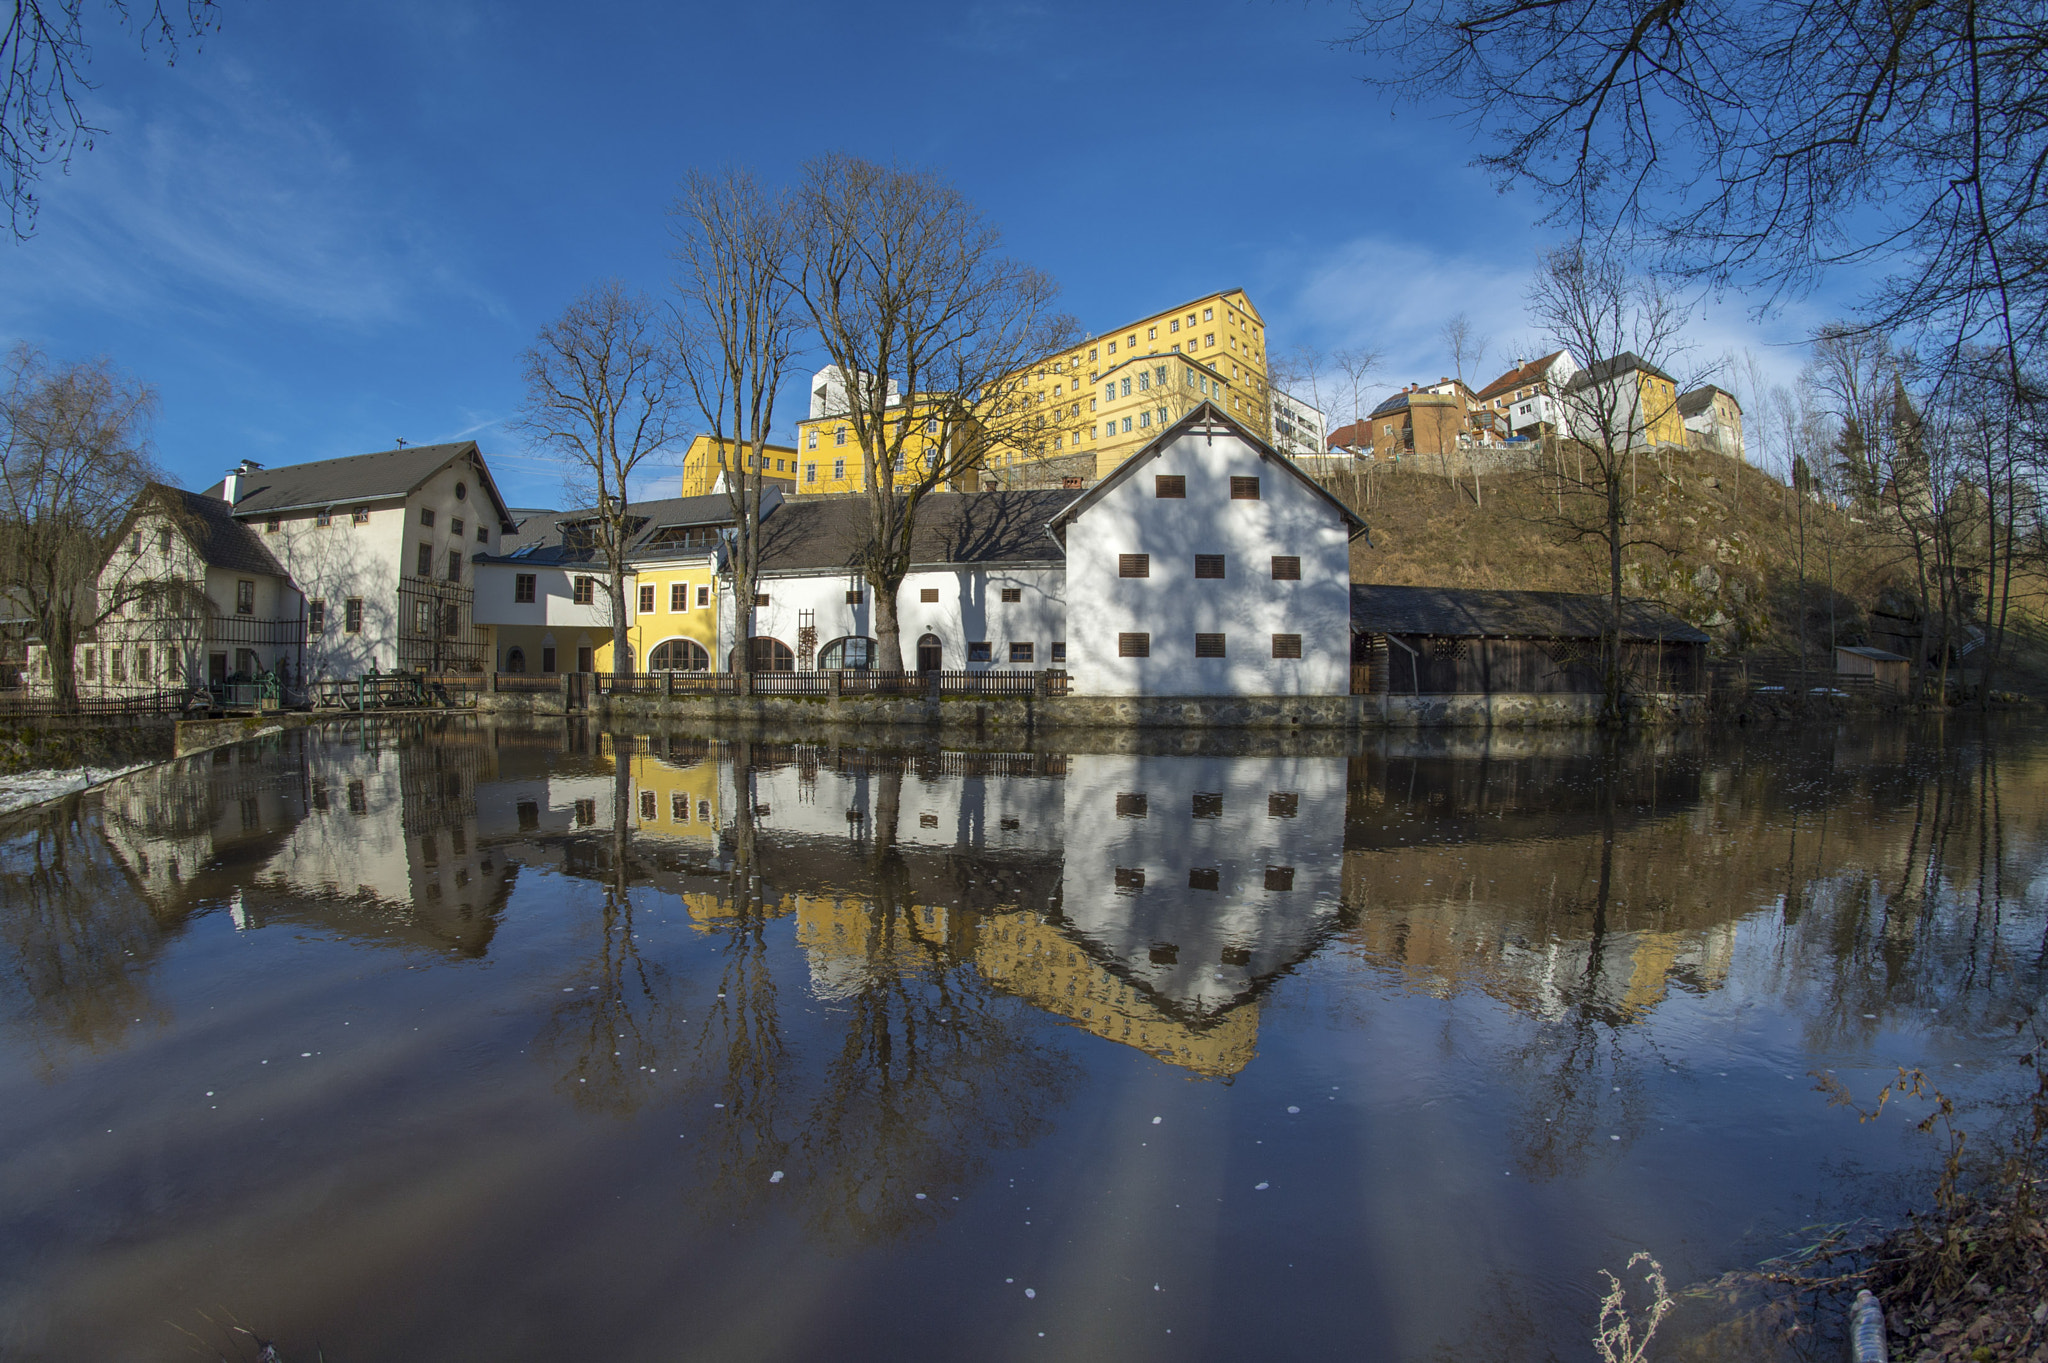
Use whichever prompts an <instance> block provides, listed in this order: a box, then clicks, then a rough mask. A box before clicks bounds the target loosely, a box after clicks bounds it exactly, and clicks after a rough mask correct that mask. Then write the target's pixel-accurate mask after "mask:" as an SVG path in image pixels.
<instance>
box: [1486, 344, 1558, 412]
mask: <svg viewBox="0 0 2048 1363" xmlns="http://www.w3.org/2000/svg"><path fill="white" fill-rule="evenodd" d="M1562 354H1564V352H1563V351H1562V350H1553V351H1551V352H1550V353H1549V354H1548V355H1545V356H1543V357H1542V358H1541V359H1535V360H1531V361H1529V362H1528V363H1527V364H1525V365H1522V366H1521V367H1519V368H1516V369H1510V370H1509V371H1508V372H1507V373H1505V374H1503V375H1501V376H1500V377H1499V378H1497V379H1495V380H1494V381H1493V382H1492V383H1489V384H1487V385H1486V387H1484V388H1482V389H1480V390H1479V398H1480V400H1481V401H1482V402H1483V401H1485V400H1486V399H1488V398H1493V397H1498V396H1500V395H1501V394H1502V393H1504V392H1506V391H1508V390H1509V389H1511V388H1520V387H1522V386H1524V385H1525V384H1531V383H1535V382H1536V381H1537V380H1539V379H1541V378H1542V377H1543V374H1544V371H1545V370H1547V369H1549V368H1550V366H1551V364H1552V363H1553V362H1555V361H1556V359H1557V357H1558V356H1560V355H1562Z"/></svg>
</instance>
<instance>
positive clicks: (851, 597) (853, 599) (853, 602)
mask: <svg viewBox="0 0 2048 1363" xmlns="http://www.w3.org/2000/svg"><path fill="white" fill-rule="evenodd" d="M860 603H861V594H860V593H859V592H848V593H847V594H846V604H847V605H849V606H858V605H859V604H860Z"/></svg>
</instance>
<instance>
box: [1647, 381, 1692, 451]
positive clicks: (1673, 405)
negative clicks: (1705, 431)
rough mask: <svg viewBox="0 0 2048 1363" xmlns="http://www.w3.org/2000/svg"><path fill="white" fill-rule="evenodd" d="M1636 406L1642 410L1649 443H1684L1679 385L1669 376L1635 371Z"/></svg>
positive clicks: (1683, 421) (1683, 420) (1683, 422)
mask: <svg viewBox="0 0 2048 1363" xmlns="http://www.w3.org/2000/svg"><path fill="white" fill-rule="evenodd" d="M1636 392H1637V401H1638V402H1639V403H1640V404H1641V406H1640V407H1639V408H1638V409H1637V410H1639V411H1640V412H1641V413H1642V414H1643V428H1644V432H1645V434H1646V435H1647V436H1648V437H1649V439H1650V441H1651V443H1652V444H1657V445H1683V444H1684V443H1685V418H1684V417H1683V416H1681V415H1679V411H1678V386H1677V385H1676V384H1674V383H1672V382H1671V380H1669V379H1662V378H1658V377H1657V376H1656V375H1654V374H1646V373H1644V372H1643V371H1642V370H1640V369H1638V370H1637V371H1636Z"/></svg>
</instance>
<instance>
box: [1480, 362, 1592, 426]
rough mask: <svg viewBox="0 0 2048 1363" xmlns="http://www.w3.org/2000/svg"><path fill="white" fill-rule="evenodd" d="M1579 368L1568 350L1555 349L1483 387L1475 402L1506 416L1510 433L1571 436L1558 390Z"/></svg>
mask: <svg viewBox="0 0 2048 1363" xmlns="http://www.w3.org/2000/svg"><path fill="white" fill-rule="evenodd" d="M1578 372H1579V366H1578V362H1577V361H1575V360H1573V359H1572V356H1571V352H1570V351H1568V350H1553V351H1551V352H1550V353H1549V354H1548V355H1541V356H1538V357H1537V358H1535V359H1533V360H1517V361H1516V362H1515V367H1514V368H1513V369H1510V370H1508V372H1507V373H1505V374H1502V375H1501V376H1500V377H1499V378H1497V379H1495V380H1494V381H1493V382H1492V383H1489V384H1487V385H1486V387H1484V388H1482V389H1480V390H1479V392H1478V393H1477V394H1476V395H1475V396H1474V398H1473V402H1474V403H1475V404H1476V405H1478V406H1480V407H1484V408H1486V409H1487V410H1488V411H1491V412H1494V413H1496V414H1497V415H1498V416H1499V417H1501V418H1503V419H1505V421H1506V423H1507V429H1508V433H1509V434H1510V435H1519V436H1529V437H1536V436H1543V435H1558V436H1569V435H1570V434H1571V429H1570V426H1569V424H1568V422H1567V420H1566V416H1565V409H1564V405H1563V403H1561V402H1560V401H1559V400H1558V396H1557V395H1558V394H1559V393H1560V392H1561V391H1563V389H1564V386H1565V385H1566V384H1568V383H1570V382H1571V380H1572V376H1573V375H1574V374H1577V373H1578Z"/></svg>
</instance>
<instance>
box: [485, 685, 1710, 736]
mask: <svg viewBox="0 0 2048 1363" xmlns="http://www.w3.org/2000/svg"><path fill="white" fill-rule="evenodd" d="M1634 704H1635V708H1636V714H1635V716H1634V718H1636V719H1637V720H1638V722H1642V723H1648V724H1688V723H1696V722H1698V721H1700V720H1702V719H1704V718H1705V717H1706V713H1707V707H1706V703H1705V698H1704V697H1702V696H1680V695H1663V696H1647V697H1640V698H1638V699H1637V700H1636V701H1635V702H1634ZM477 705H478V707H479V708H480V709H482V710H485V711H488V712H494V713H498V714H534V715H559V714H562V713H564V711H565V700H564V698H563V697H561V696H558V695H555V694H552V693H545V692H543V693H538V694H534V693H528V694H509V695H495V694H491V693H488V692H486V693H484V694H481V695H479V696H478V697H477ZM588 713H590V714H592V715H593V716H603V717H606V718H616V719H679V720H690V721H694V722H699V723H707V724H799V725H801V724H820V723H823V724H846V725H854V726H859V727H864V728H884V727H890V726H916V727H923V728H939V729H949V730H962V731H977V730H978V731H1006V732H1033V731H1051V730H1060V729H1104V728H1140V729H1146V728H1175V729H1253V730H1274V729H1280V730H1286V729H1438V728H1482V729H1486V728H1490V729H1540V728H1576V727H1583V726H1587V725H1591V724H1595V723H1597V722H1598V721H1599V717H1600V697H1598V696H1583V695H1494V696H1464V695H1459V696H1146V697H1130V696H1059V697H987V698H979V697H973V696H946V697H942V698H936V699H934V698H927V697H893V696H892V697H848V698H832V697H813V696H593V697H591V698H590V702H589V710H588Z"/></svg>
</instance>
